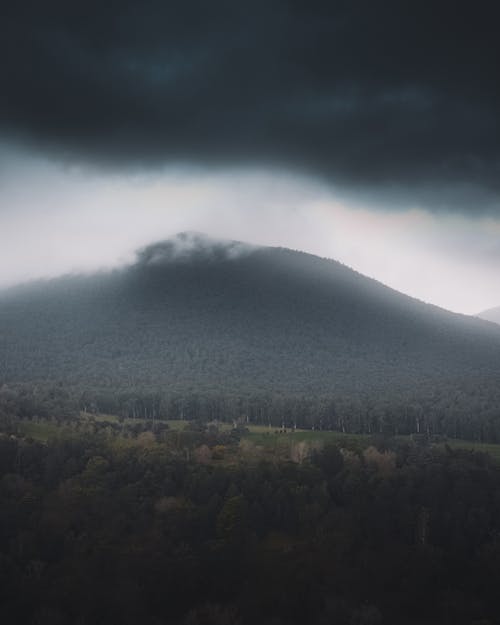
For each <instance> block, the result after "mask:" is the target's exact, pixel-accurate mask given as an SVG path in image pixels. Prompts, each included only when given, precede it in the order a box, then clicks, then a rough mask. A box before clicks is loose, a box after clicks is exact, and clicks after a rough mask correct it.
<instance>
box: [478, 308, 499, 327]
mask: <svg viewBox="0 0 500 625" xmlns="http://www.w3.org/2000/svg"><path fill="white" fill-rule="evenodd" d="M477 316H478V317H479V318H480V319H486V321H492V322H493V323H498V324H500V306H497V307H496V308H489V309H488V310H483V312H481V313H479V315H477Z"/></svg>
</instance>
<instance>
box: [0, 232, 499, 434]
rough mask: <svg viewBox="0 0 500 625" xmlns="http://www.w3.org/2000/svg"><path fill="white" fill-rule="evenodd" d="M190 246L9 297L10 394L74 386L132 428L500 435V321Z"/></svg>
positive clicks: (337, 276)
mask: <svg viewBox="0 0 500 625" xmlns="http://www.w3.org/2000/svg"><path fill="white" fill-rule="evenodd" d="M186 236H187V235H184V238H183V237H182V236H181V237H178V238H177V239H173V240H170V241H166V242H163V243H159V244H156V245H152V246H150V247H148V248H146V249H144V250H142V252H141V253H140V254H138V256H137V260H136V262H135V263H134V264H132V265H130V266H128V267H125V268H123V269H120V270H116V271H111V272H102V273H100V274H95V275H90V276H67V277H64V278H59V279H55V280H51V281H43V282H40V283H35V284H27V285H24V286H20V287H16V288H13V289H10V290H7V291H3V292H2V293H1V294H0V383H3V384H4V385H6V386H4V390H3V391H2V392H3V393H7V394H8V393H9V392H12V390H13V389H19V388H21V387H22V386H23V385H24V386H25V387H26V388H27V387H30V388H32V389H35V390H34V391H26V392H25V394H26V395H27V396H29V395H30V394H33V393H34V395H35V396H36V398H38V399H39V398H40V396H41V395H44V394H45V395H47V394H48V393H50V392H53V391H54V389H59V390H56V395H57V393H59V394H60V393H61V392H62V390H61V389H64V392H65V393H68V394H69V395H70V396H71V399H72V401H74V402H75V403H76V407H77V409H80V410H84V411H87V412H108V413H113V414H117V415H121V416H124V417H133V418H139V417H141V418H151V419H156V418H169V419H204V420H210V419H219V420H221V419H222V420H235V419H241V418H243V419H246V420H248V421H249V422H252V423H263V424H267V423H271V424H272V425H281V424H285V425H288V426H290V427H292V426H299V427H309V428H325V429H337V430H340V431H349V432H360V433H368V434H370V433H376V432H378V433H387V434H405V433H406V434H407V433H412V432H415V433H424V432H426V433H428V434H446V435H448V436H453V437H459V438H460V437H461V438H471V439H477V440H486V441H492V442H496V441H500V328H499V327H498V326H497V325H495V324H492V323H488V322H486V321H482V320H479V319H476V318H471V317H466V316H463V315H455V314H452V313H449V312H447V311H444V310H442V309H439V308H437V307H434V306H430V305H427V304H424V303H422V302H419V301H417V300H414V299H411V298H409V297H407V296H404V295H402V294H400V293H397V292H396V291H393V290H391V289H389V288H387V287H385V286H383V285H381V284H380V283H378V282H376V281H374V280H371V279H368V278H366V277H364V276H362V275H360V274H358V273H356V272H354V271H352V270H351V269H349V268H347V267H345V266H343V265H341V264H340V263H337V262H334V261H329V260H325V259H321V258H318V257H315V256H311V255H308V254H304V253H299V252H294V251H292V250H286V249H273V248H252V247H249V246H245V245H243V244H239V243H214V242H213V241H210V240H207V239H204V238H201V237H193V235H189V237H187V238H188V243H189V246H188V248H187V251H183V249H184V248H183V247H182V245H183V244H185V243H186V240H185V239H186ZM51 389H52V390H51ZM14 392H18V390H15V391H14ZM23 392H24V391H23ZM33 399H34V398H33V397H32V398H31V400H30V401H32V400H33ZM38 399H37V401H38ZM25 403H26V404H28V403H29V401H28V399H27V398H26V401H25ZM32 403H33V401H32ZM35 403H36V402H35ZM26 410H31V411H32V412H33V410H34V409H33V407H32V408H28V407H26ZM35 412H36V410H35Z"/></svg>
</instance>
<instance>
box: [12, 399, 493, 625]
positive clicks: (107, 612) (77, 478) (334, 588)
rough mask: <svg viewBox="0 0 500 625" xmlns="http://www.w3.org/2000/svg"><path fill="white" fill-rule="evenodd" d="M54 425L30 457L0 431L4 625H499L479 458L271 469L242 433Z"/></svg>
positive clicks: (459, 455) (435, 450)
mask: <svg viewBox="0 0 500 625" xmlns="http://www.w3.org/2000/svg"><path fill="white" fill-rule="evenodd" d="M14 412H16V411H14ZM56 416H57V415H54V417H56ZM60 422H61V426H60V429H59V434H58V435H57V436H54V437H51V438H49V439H48V440H47V441H46V442H43V441H38V440H33V439H31V438H29V437H27V436H25V435H22V434H21V433H20V422H19V419H18V417H16V416H15V414H12V413H8V411H7V410H6V409H5V407H4V410H3V413H2V415H0V597H1V598H0V619H1V620H2V622H5V623H27V624H36V625H73V624H74V625H84V624H92V625H100V624H102V625H104V624H106V625H108V624H109V623H123V624H127V623H128V624H130V625H135V624H137V623H141V624H143V625H167V624H174V625H247V624H248V625H256V624H257V623H258V624H259V625H293V624H297V625H299V624H300V625H303V624H304V623H307V624H308V625H327V624H328V625H330V624H331V623H335V624H338V625H382V624H387V625H424V624H425V625H433V624H435V625H461V624H463V625H492V624H493V623H498V588H497V586H498V578H499V575H500V549H499V536H500V534H499V528H500V499H499V497H498V489H499V484H500V467H499V466H498V465H496V464H494V463H493V461H492V460H491V459H490V458H489V457H488V456H486V455H484V454H480V453H474V452H467V451H463V450H462V451H460V450H452V449H450V448H449V447H447V446H446V445H429V443H428V441H427V440H426V439H425V438H423V437H422V438H419V439H415V440H414V441H411V440H406V441H402V440H396V439H390V440H389V439H384V438H378V439H377V438H374V439H372V440H371V441H368V442H367V443H366V444H364V445H361V444H360V443H359V442H352V443H348V442H347V443H345V444H344V445H342V446H337V445H333V444H326V445H322V446H316V447H314V448H311V449H309V450H308V451H307V453H297V452H298V451H300V445H297V446H293V447H291V448H290V453H289V454H288V455H285V456H283V457H276V456H273V457H272V459H267V458H266V457H265V456H263V455H262V451H259V449H257V448H255V449H252V448H251V446H248V445H246V444H245V443H246V440H245V437H244V430H243V429H239V430H238V429H236V430H231V431H230V432H223V431H219V430H218V429H217V428H214V427H213V426H207V425H203V424H201V423H199V422H198V423H197V422H189V423H188V424H187V425H186V428H185V429H184V430H182V431H179V432H175V433H174V432H170V431H169V430H168V429H166V430H164V429H163V430H162V429H161V428H160V429H156V428H154V427H152V426H151V423H150V422H148V423H146V427H145V429H144V430H143V431H142V432H141V433H139V432H135V433H134V434H133V435H131V436H129V434H130V433H128V432H124V431H123V430H120V429H116V430H115V429H113V428H109V427H105V428H101V429H96V428H95V427H94V426H95V423H94V424H93V423H92V422H91V421H90V422H86V421H85V420H82V419H81V417H80V418H77V419H76V420H75V419H72V418H71V415H66V416H65V417H60ZM64 424H66V425H64ZM241 437H243V438H241ZM297 448H299V449H297Z"/></svg>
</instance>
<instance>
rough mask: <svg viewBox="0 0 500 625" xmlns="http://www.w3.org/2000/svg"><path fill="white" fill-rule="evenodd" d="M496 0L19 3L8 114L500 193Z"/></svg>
mask: <svg viewBox="0 0 500 625" xmlns="http://www.w3.org/2000/svg"><path fill="white" fill-rule="evenodd" d="M495 6H496V3H494V2H487V1H485V2H480V1H479V2H477V3H472V2H467V3H465V2H457V1H451V0H449V1H442V2H433V3H430V2H429V3H427V2H422V1H421V0H420V1H418V2H417V1H414V0H410V1H408V2H401V1H400V0H397V1H395V0H393V1H387V2H376V1H374V0H361V1H358V2H355V1H351V2H314V1H307V2H306V1H304V2H302V1H299V0H297V1H295V2H284V1H283V2H279V1H273V0H265V1H258V0H254V1H252V2H245V3H241V2H234V1H232V2H207V1H206V0H200V1H199V2H191V1H184V2H182V3H181V2H165V1H161V2H160V1H158V2H154V1H153V2H131V1H127V0H121V1H120V2H96V1H95V0H94V1H93V0H89V1H87V2H85V3H83V2H67V1H65V2H39V1H38V0H37V1H33V0H32V1H28V2H16V3H12V4H11V6H9V7H7V9H6V10H4V15H3V17H2V20H1V22H0V71H1V76H2V89H1V93H0V128H1V129H2V131H3V134H4V136H8V137H15V138H17V139H22V140H25V141H28V142H31V143H34V144H35V145H39V146H41V147H43V148H44V149H47V148H48V149H53V150H55V151H56V152H58V153H59V154H60V155H62V156H63V157H68V158H75V157H76V158H83V159H87V160H90V161H92V162H100V163H109V164H112V165H117V166H122V165H137V164H146V165H156V164H163V163H165V162H172V161H175V162H193V163H199V164H202V165H206V164H215V165H228V164H236V165H238V164H244V165H246V164H249V165H255V164H257V165H265V166H267V165H277V166H281V167H282V166H284V167H291V168H297V169H299V170H302V171H305V172H307V173H312V174H317V175H319V176H322V177H324V178H325V179H327V180H329V181H332V182H334V183H336V184H340V185H345V186H346V188H348V189H349V188H356V189H362V190H365V191H367V192H372V191H375V190H381V191H383V193H384V194H388V193H390V194H392V195H393V196H394V198H395V199H398V200H400V199H401V198H405V200H408V201H410V202H413V201H421V202H424V203H427V204H429V205H434V206H439V205H443V206H450V205H461V206H462V207H466V206H470V207H471V208H472V209H485V208H495V207H496V208H497V209H498V206H499V197H500V128H499V122H498V119H499V113H500V81H499V80H498V63H499V61H500V58H499V56H500V55H499V51H500V46H499V43H498V41H499V37H498V20H497V17H498V16H497V10H496V9H495Z"/></svg>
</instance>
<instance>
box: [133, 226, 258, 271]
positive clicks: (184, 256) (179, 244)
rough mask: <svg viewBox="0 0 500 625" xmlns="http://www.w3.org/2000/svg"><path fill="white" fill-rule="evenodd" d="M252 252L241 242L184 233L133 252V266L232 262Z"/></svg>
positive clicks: (251, 246) (201, 234)
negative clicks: (135, 263)
mask: <svg viewBox="0 0 500 625" xmlns="http://www.w3.org/2000/svg"><path fill="white" fill-rule="evenodd" d="M256 249H257V247H256V246H253V245H250V244H248V243H242V242H241V241H232V240H224V239H216V238H212V237H209V236H208V235H206V234H204V233H202V232H197V231H185V232H180V233H178V234H176V235H175V236H173V237H171V238H169V239H166V240H164V241H159V242H157V243H153V244H151V245H147V246H146V247H144V248H142V249H140V250H139V251H138V252H137V265H139V266H144V267H151V266H158V265H160V266H161V265H165V264H171V263H188V262H191V261H193V260H197V261H199V260H203V261H206V262H210V261H221V260H233V259H235V258H238V257H240V256H244V255H247V254H250V253H251V252H252V251H254V250H256Z"/></svg>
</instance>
